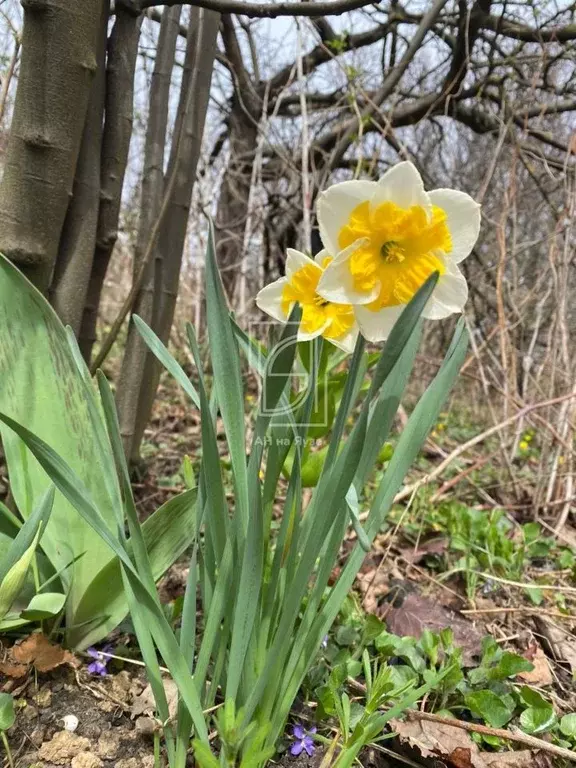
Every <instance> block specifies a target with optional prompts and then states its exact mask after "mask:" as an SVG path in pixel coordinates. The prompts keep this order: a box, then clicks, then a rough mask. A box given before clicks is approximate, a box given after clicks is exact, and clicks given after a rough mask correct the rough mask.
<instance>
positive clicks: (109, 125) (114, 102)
mask: <svg viewBox="0 0 576 768" xmlns="http://www.w3.org/2000/svg"><path fill="white" fill-rule="evenodd" d="M141 25H142V16H135V15H134V14H133V13H131V12H130V11H128V10H126V8H125V7H124V6H123V5H120V4H119V3H117V4H116V19H115V21H114V27H113V29H112V33H111V35H110V39H109V40H108V63H107V68H106V105H105V110H106V119H105V123H104V132H103V136H102V152H101V168H100V185H101V191H100V205H99V209H98V223H97V229H96V247H95V250H94V258H93V261H92V270H91V273H90V279H89V283H88V289H87V294H86V301H85V304H84V310H83V316H82V323H81V328H80V334H79V344H80V349H81V351H82V355H83V356H84V359H85V360H86V361H90V357H91V355H92V347H93V345H94V342H95V340H96V322H97V319H98V307H99V305H100V296H101V294H102V286H103V285H104V278H105V277H106V271H107V269H108V264H109V263H110V258H111V256H112V251H113V250H114V246H115V244H116V240H117V238H118V219H119V216H120V203H121V199H122V187H123V185H124V175H125V173H126V166H127V163H128V151H129V149H130V139H131V137H132V123H133V101H134V72H135V70H136V60H137V57H138V40H139V38H140V27H141Z"/></svg>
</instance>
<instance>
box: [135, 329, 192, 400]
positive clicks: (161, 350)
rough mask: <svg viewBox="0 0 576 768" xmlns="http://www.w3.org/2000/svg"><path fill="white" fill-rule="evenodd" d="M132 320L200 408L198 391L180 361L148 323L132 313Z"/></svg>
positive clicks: (155, 353) (164, 364)
mask: <svg viewBox="0 0 576 768" xmlns="http://www.w3.org/2000/svg"><path fill="white" fill-rule="evenodd" d="M132 321H133V323H134V325H135V326H136V330H137V331H138V333H139V334H140V336H142V338H143V339H144V341H145V342H146V344H147V346H148V349H149V350H150V351H151V352H152V354H154V355H155V356H156V357H157V358H158V360H159V361H160V362H161V363H162V365H163V366H164V368H166V370H167V371H168V372H169V373H171V374H172V376H173V377H174V379H175V380H176V381H177V382H178V384H180V386H181V387H182V389H183V390H184V392H186V394H187V395H188V397H189V398H190V400H192V402H193V403H194V405H195V406H196V408H200V398H199V397H198V392H197V391H196V388H195V387H194V385H193V384H192V382H191V381H190V379H189V378H188V376H186V374H185V373H184V369H183V368H182V366H181V365H180V363H178V362H177V361H176V360H175V359H174V357H173V356H172V355H171V354H170V352H169V351H168V350H167V348H166V347H165V345H164V344H163V343H162V341H161V340H160V339H159V338H158V336H157V335H156V334H155V333H154V331H153V330H152V329H151V328H150V327H149V326H148V325H146V323H145V322H144V320H142V318H141V317H139V316H138V315H132Z"/></svg>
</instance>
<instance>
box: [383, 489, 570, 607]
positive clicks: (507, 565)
mask: <svg viewBox="0 0 576 768" xmlns="http://www.w3.org/2000/svg"><path fill="white" fill-rule="evenodd" d="M402 514H403V510H399V509H396V510H394V511H393V514H392V516H391V519H392V520H398V521H400V520H401V516H402ZM402 533H403V534H404V536H406V538H408V539H409V540H410V541H412V542H414V543H416V542H418V541H421V540H422V539H424V538H426V537H429V536H430V535H438V534H439V535H444V536H446V537H447V539H448V541H447V549H446V553H445V555H443V556H442V557H441V558H440V560H438V556H435V557H436V564H437V567H438V568H439V569H441V570H442V571H443V578H447V577H449V576H450V575H452V574H454V573H457V572H462V573H463V574H464V579H465V586H466V594H467V597H468V599H470V600H471V599H473V598H474V596H475V595H476V593H477V590H478V588H479V586H480V584H481V583H484V582H483V580H481V579H480V577H479V576H478V572H489V573H491V574H494V575H495V576H500V577H503V578H507V579H511V580H516V581H519V580H522V579H523V577H524V575H525V572H526V570H527V569H528V568H539V567H540V568H542V567H545V568H559V569H572V568H574V566H575V564H576V559H575V555H574V552H573V551H572V550H571V549H570V548H568V547H562V546H559V545H558V542H557V541H556V540H555V539H554V538H553V537H551V536H545V535H543V533H542V529H541V527H540V526H539V525H538V523H533V522H530V523H526V524H524V525H519V524H516V525H515V524H513V523H512V522H510V520H509V519H508V517H506V515H505V513H504V512H503V511H502V510H499V509H494V510H491V511H489V512H486V511H483V510H478V509H472V508H469V507H466V506H465V505H463V504H459V503H456V502H447V503H441V504H438V505H436V506H434V505H431V504H429V503H427V501H426V499H422V498H421V499H420V500H419V501H418V502H417V503H416V504H415V505H414V507H413V509H412V510H411V515H410V517H409V519H407V520H406V519H404V520H403V521H402ZM430 564H431V565H432V566H434V563H433V562H432V563H430ZM487 586H488V588H489V589H490V585H487ZM527 593H528V596H529V597H530V599H531V600H532V601H533V602H535V603H539V602H541V600H542V595H541V593H540V592H539V590H536V589H532V590H527Z"/></svg>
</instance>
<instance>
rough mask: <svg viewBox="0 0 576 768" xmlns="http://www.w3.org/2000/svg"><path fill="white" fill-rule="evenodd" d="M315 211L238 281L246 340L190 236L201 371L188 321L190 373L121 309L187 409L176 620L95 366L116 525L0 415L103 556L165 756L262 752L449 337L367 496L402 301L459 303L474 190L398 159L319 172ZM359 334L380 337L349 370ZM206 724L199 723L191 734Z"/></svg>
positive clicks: (458, 350) (402, 360) (445, 371)
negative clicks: (323, 424)
mask: <svg viewBox="0 0 576 768" xmlns="http://www.w3.org/2000/svg"><path fill="white" fill-rule="evenodd" d="M317 213H318V220H319V223H320V231H321V235H322V238H323V242H324V246H325V249H326V250H325V252H323V253H321V254H319V255H318V256H317V257H316V258H315V259H312V258H310V257H308V256H307V255H305V254H302V253H299V252H297V251H290V252H289V253H288V257H287V261H286V276H285V277H284V278H282V279H281V280H279V281H277V282H276V283H273V284H272V285H270V286H267V287H266V288H264V289H263V290H262V291H261V292H260V293H259V295H258V297H257V304H258V306H259V307H261V308H262V309H264V310H265V311H266V312H267V313H269V314H270V315H271V316H272V317H273V318H275V319H276V320H278V321H279V322H280V323H281V324H282V329H281V334H280V339H279V341H278V342H277V343H276V344H275V345H274V346H273V347H272V348H271V349H268V350H264V351H263V347H262V346H261V344H260V343H258V341H257V340H255V339H253V338H251V337H250V336H249V335H248V334H246V333H245V331H243V330H242V329H241V328H240V327H238V325H237V324H236V322H235V321H234V319H233V317H232V316H231V315H230V313H229V311H228V308H227V305H226V300H225V296H224V292H223V289H222V285H221V282H220V277H219V273H218V269H217V264H216V258H215V254H214V247H213V237H212V236H210V238H209V245H208V251H207V257H206V320H207V330H208V339H209V350H210V358H211V359H210V368H211V374H212V377H211V384H212V386H211V388H210V389H209V386H208V385H209V381H208V378H207V376H206V375H205V373H204V370H203V365H202V359H201V355H200V353H199V348H198V343H197V340H196V337H195V334H194V330H193V328H192V327H191V326H188V336H189V342H190V348H191V352H192V356H193V358H194V361H195V363H196V373H195V377H194V381H195V385H194V384H193V383H192V381H191V380H190V379H189V378H188V377H187V376H186V374H185V373H184V371H183V370H182V368H181V367H180V366H179V364H178V363H177V362H176V360H175V359H174V358H173V357H172V356H171V355H170V353H169V352H168V350H167V349H166V348H165V347H164V346H163V345H162V344H161V342H160V341H159V339H158V338H157V337H156V336H155V335H154V334H153V332H152V331H151V330H150V329H149V328H148V327H147V326H146V325H145V323H143V322H142V320H140V319H139V318H137V317H135V318H134V322H135V323H136V325H137V327H138V330H139V331H140V333H141V335H142V337H143V339H144V340H145V342H146V343H147V344H148V346H149V348H150V349H151V351H152V352H153V353H154V354H155V355H156V356H157V357H158V358H159V359H160V361H161V362H162V363H163V364H164V366H165V367H166V368H167V370H168V371H169V372H170V373H171V374H172V375H173V376H174V377H175V379H176V380H177V382H178V383H179V384H180V385H181V386H182V388H183V389H184V391H185V393H186V394H187V395H188V397H189V398H190V401H191V406H192V407H194V408H196V409H198V410H199V412H200V416H201V443H202V444H201V460H200V462H199V465H198V466H197V467H195V470H196V472H195V474H196V477H197V478H198V488H197V502H196V505H195V512H194V517H193V526H194V536H193V543H192V547H191V554H190V567H189V575H188V583H187V587H186V594H185V597H184V606H183V610H182V621H181V626H180V627H179V628H178V632H177V633H175V632H174V631H173V628H172V627H171V626H170V624H169V623H168V621H167V619H166V617H165V614H164V612H163V610H162V607H161V605H160V602H159V598H158V594H157V591H156V588H155V585H154V574H153V571H152V569H151V566H150V562H149V558H148V554H147V549H146V546H145V541H144V539H143V536H142V534H141V529H140V525H139V522H138V519H137V516H136V512H135V506H134V502H133V499H132V492H131V488H130V483H129V479H128V472H127V468H126V463H125V459H124V455H123V451H122V442H121V439H120V436H119V430H118V424H117V419H116V413H115V409H114V405H113V401H112V398H111V395H110V389H109V386H108V384H107V382H106V380H105V378H104V377H103V376H102V375H100V376H99V377H98V383H99V392H100V399H101V404H102V408H103V412H104V415H105V420H106V425H107V432H108V441H109V445H110V447H111V450H112V452H113V454H114V456H115V460H116V465H117V467H118V473H119V486H120V489H121V496H122V504H123V510H124V513H125V518H126V520H127V523H128V529H129V539H127V537H126V535H125V533H124V528H123V527H116V528H114V527H112V526H110V525H108V524H106V522H105V521H104V519H103V518H102V515H101V513H100V511H99V510H98V507H97V505H96V504H95V502H94V500H93V498H92V494H91V492H90V490H89V489H87V488H86V486H85V485H84V484H83V483H82V482H81V480H80V478H78V476H77V475H76V473H75V472H74V470H73V469H72V468H71V467H70V465H69V464H68V463H67V462H66V461H64V460H63V459H62V458H61V457H59V456H58V455H57V454H56V453H55V452H54V451H53V450H52V449H51V448H50V447H49V445H48V444H47V442H48V443H49V442H50V441H49V440H48V441H47V442H44V441H42V440H40V439H38V437H36V436H35V435H33V434H32V433H31V432H30V431H28V430H27V429H25V428H24V427H23V426H22V425H21V424H19V423H17V422H16V421H15V420H13V419H9V418H8V417H6V416H3V415H0V418H1V419H2V420H3V421H4V422H5V424H7V425H8V426H9V427H10V428H11V429H12V430H14V431H15V432H16V433H17V434H18V435H19V437H20V438H21V439H22V440H23V441H24V443H25V444H26V445H27V446H28V448H29V450H30V451H31V452H32V454H33V455H34V456H35V458H36V460H37V461H38V462H39V464H40V465H41V466H42V468H43V469H44V471H45V472H46V473H47V475H48V476H49V477H50V479H51V481H52V482H53V483H54V485H55V486H56V488H57V489H58V491H60V493H61V494H63V495H64V497H65V498H66V499H67V500H68V501H69V503H70V504H71V505H73V506H74V507H75V509H76V510H77V511H78V513H79V515H80V517H81V518H82V519H83V520H84V522H85V523H87V525H88V526H90V528H91V529H92V530H93V531H94V532H96V533H97V534H98V535H99V536H100V537H101V539H102V541H103V542H104V543H105V544H106V545H107V546H108V547H109V549H110V551H111V554H113V555H114V556H115V557H116V558H117V562H118V563H119V566H120V568H121V573H122V579H123V585H124V591H125V594H126V597H127V600H128V603H129V606H130V611H131V615H132V619H133V623H134V627H135V630H136V633H137V636H138V641H139V645H140V649H141V651H142V655H143V659H144V662H145V664H146V667H147V671H148V675H149V679H150V683H151V686H152V689H153V692H154V695H155V697H156V705H157V710H158V718H159V720H161V721H162V723H163V725H164V729H163V733H164V738H165V745H166V754H167V759H168V762H169V764H170V766H171V767H172V768H183V767H184V765H185V763H186V755H187V753H188V751H189V749H190V746H191V744H192V748H193V750H194V757H195V759H196V761H197V762H198V763H199V764H200V765H201V766H203V768H215V767H216V766H218V765H221V766H232V765H240V766H246V767H247V766H253V767H254V768H258V766H261V765H264V764H265V763H266V761H267V760H268V759H269V758H270V757H271V756H272V755H273V754H274V750H275V747H276V744H277V742H278V739H279V737H280V736H281V735H282V733H283V732H284V729H285V726H286V722H287V719H288V717H289V714H290V711H291V708H292V706H293V703H294V701H295V699H296V697H297V695H298V691H299V689H300V686H301V684H302V681H303V680H304V677H305V675H306V673H307V671H308V669H309V668H310V666H311V665H312V664H313V663H314V660H315V658H316V655H317V653H318V650H319V648H320V646H321V644H322V642H323V640H324V638H325V637H326V634H327V631H328V629H329V628H330V626H331V625H332V623H333V622H334V620H335V618H336V617H337V615H338V612H339V610H340V607H341V605H342V603H343V601H344V600H345V598H346V596H347V594H348V592H349V590H350V589H351V588H352V585H353V583H354V579H355V577H356V574H357V573H358V570H359V569H360V567H361V565H362V562H363V560H364V557H365V555H366V552H367V551H368V550H369V548H370V546H371V544H372V542H373V540H374V538H375V536H376V535H377V534H378V532H379V530H380V529H381V527H382V525H383V523H384V521H385V519H386V515H387V513H388V510H389V509H390V506H391V505H392V502H393V499H394V496H395V494H396V492H397V490H398V488H399V487H400V485H401V483H402V481H403V479H404V477H405V475H406V473H407V471H408V470H409V468H410V466H411V464H412V462H413V461H414V459H415V457H416V456H417V455H418V453H419V451H420V448H421V446H422V444H423V442H424V440H425V439H426V436H427V434H428V432H429V431H430V429H431V428H432V427H433V425H434V424H435V423H436V421H437V418H438V413H439V411H440V410H441V408H442V404H443V403H444V401H445V399H446V397H447V395H448V392H449V391H450V388H451V387H452V385H453V383H454V381H455V378H456V376H457V373H458V370H459V368H460V365H461V363H462V361H463V359H464V355H465V353H466V348H467V338H466V331H465V328H464V326H463V323H462V322H460V323H459V324H458V326H457V328H456V331H455V333H454V337H453V339H452V342H451V344H450V346H449V348H448V350H447V352H446V357H445V359H444V362H443V364H442V365H441V367H440V369H439V371H438V373H437V375H436V377H435V378H434V380H433V381H432V382H431V383H430V385H429V387H428V389H427V390H426V391H425V393H424V395H423V396H422V398H421V399H420V401H419V402H418V403H417V405H416V406H415V408H414V409H413V411H412V413H411V416H410V418H409V420H408V423H407V424H406V426H405V428H404V430H403V432H402V434H401V435H400V437H399V439H398V441H397V444H396V447H395V450H394V453H393V455H392V456H391V458H390V461H389V462H388V465H387V468H386V471H385V472H384V474H383V477H382V479H381V481H380V484H379V486H378V488H377V490H376V493H375V494H374V495H373V497H372V499H371V501H370V503H368V502H367V501H366V499H365V496H364V488H365V485H366V481H367V479H368V477H369V476H370V474H371V472H372V469H373V467H374V465H375V462H376V461H377V458H378V455H379V454H380V453H381V451H382V448H383V446H384V445H385V442H386V440H387V438H388V436H389V433H390V430H391V428H392V425H393V422H394V416H395V413H396V409H397V407H398V404H399V403H400V400H401V398H402V394H403V391H404V389H405V386H406V383H407V381H408V378H409V375H410V372H411V369H412V367H413V363H414V359H415V355H416V352H417V349H418V344H419V340H420V332H421V318H422V317H445V316H446V315H448V314H450V313H452V312H456V311H460V310H461V309H462V306H463V304H464V301H465V298H466V285H465V281H464V279H463V277H462V276H461V274H460V272H459V271H458V268H457V266H456V263H457V262H458V261H460V260H461V259H462V258H464V257H465V256H466V255H467V254H468V253H469V251H470V249H471V248H472V246H473V244H474V240H475V238H476V235H477V233H478V224H479V212H478V206H477V205H476V204H475V203H474V202H473V201H472V200H471V199H470V198H468V197H467V196H466V195H463V194H461V193H456V192H451V191H447V190H438V191H436V192H432V193H426V192H424V189H423V185H422V181H421V179H420V177H419V176H418V174H417V172H416V170H415V169H414V168H413V167H412V166H411V165H409V164H401V165H399V166H397V167H396V168H393V169H392V170H391V171H390V172H389V173H388V174H386V176H384V178H383V179H382V180H381V181H380V182H378V183H376V182H365V181H354V182H345V183H343V184H337V185H335V186H334V187H331V188H330V189H328V190H326V192H324V193H323V194H322V196H321V197H320V199H319V203H318V211H317ZM366 339H368V340H370V341H374V340H384V339H386V343H385V344H384V345H383V346H382V348H381V350H380V351H379V354H378V357H377V360H376V361H375V364H374V365H373V367H372V370H371V377H370V380H369V382H368V384H367V386H365V384H366V382H365V377H366V373H365V372H366V367H367V365H366V359H367V354H366V351H365V340H366ZM300 342H303V343H305V344H306V345H307V347H308V348H309V351H310V353H311V354H309V356H308V385H307V387H306V388H305V389H304V395H303V396H301V397H298V398H296V399H294V398H293V397H292V395H291V390H292V383H293V379H292V371H293V366H294V361H295V356H296V349H297V347H298V345H299V343H300ZM331 344H333V345H336V347H338V348H339V349H340V350H342V351H345V352H346V353H350V354H351V357H350V358H349V363H348V365H347V376H346V378H345V382H344V385H343V389H342V393H341V396H340V397H339V404H338V408H337V411H336V413H335V414H334V418H333V419H332V418H331V419H330V424H329V426H330V428H331V429H330V439H329V447H328V450H327V451H326V453H325V456H324V457H323V463H322V466H321V469H320V471H319V477H318V478H317V482H316V484H315V488H314V490H313V492H312V496H311V499H310V501H309V502H308V503H307V505H306V506H304V504H303V498H304V496H303V493H302V446H305V445H306V441H307V439H308V433H309V429H310V424H311V420H310V416H311V414H312V413H313V411H314V408H315V396H316V394H317V392H318V389H319V387H320V386H321V382H320V381H319V375H320V371H321V366H320V364H319V361H320V360H322V348H323V347H324V346H325V345H331ZM242 358H244V359H245V360H247V361H248V363H249V364H250V365H252V366H253V368H254V370H255V372H256V373H257V375H258V377H259V379H260V382H261V394H260V403H259V407H258V410H257V413H256V415H255V417H254V420H253V423H251V424H250V426H249V428H247V425H246V393H245V387H244V381H243V376H242ZM220 425H221V426H220ZM350 425H351V426H350ZM220 429H222V430H223V433H224V434H223V435H220V434H219V430H220ZM222 437H225V440H226V444H227V450H228V454H229V457H230V467H231V473H232V478H233V497H232V501H231V502H230V501H229V495H228V494H227V493H226V488H225V485H224V479H223V477H222V473H221V466H222V465H221V460H220V450H221V445H222ZM292 446H293V454H292V460H291V463H290V465H289V472H288V473H287V474H288V479H287V480H286V479H285V477H284V474H286V457H287V454H288V452H289V451H290V449H291V448H292ZM283 473H284V474H283ZM119 519H122V520H123V519H124V515H120V516H119ZM351 530H352V531H353V532H354V534H355V537H356V543H355V546H354V547H353V548H352V550H351V552H350V553H349V554H348V556H347V558H346V560H345V562H344V563H343V565H342V568H341V569H340V572H339V575H338V577H337V578H336V580H335V581H334V579H333V572H334V566H335V564H336V562H337V561H338V560H339V557H340V550H341V544H342V541H343V539H344V538H345V537H347V536H348V535H349V533H350V531H351ZM198 599H199V600H200V601H201V605H202V612H201V618H198V617H197V600H198ZM160 663H162V664H163V665H164V666H165V667H167V668H168V670H169V673H170V675H171V676H172V678H173V680H174V681H175V683H176V685H177V686H178V690H179V694H180V702H179V708H178V714H177V717H176V719H175V720H174V719H171V718H170V716H169V711H168V705H167V701H166V695H165V691H164V687H163V685H162V675H161V667H160ZM214 726H215V727H216V729H217V732H218V740H217V741H214V740H211V739H209V736H208V734H209V733H210V732H211V731H212V730H213V727H214ZM191 740H192V741H191Z"/></svg>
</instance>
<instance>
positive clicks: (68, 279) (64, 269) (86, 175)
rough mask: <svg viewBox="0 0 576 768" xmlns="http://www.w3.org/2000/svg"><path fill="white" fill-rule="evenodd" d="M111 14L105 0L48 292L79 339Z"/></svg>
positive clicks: (90, 250)
mask: <svg viewBox="0 0 576 768" xmlns="http://www.w3.org/2000/svg"><path fill="white" fill-rule="evenodd" d="M109 10H110V2H109V0H105V1H104V3H103V8H102V18H101V20H100V35H99V42H98V51H97V69H96V75H95V77H94V80H93V81H92V88H91V91H90V99H89V102H88V110H87V113H86V123H85V125H84V133H83V135H82V143H81V145H80V154H79V156H78V163H77V166H76V175H75V179H74V187H73V194H72V199H71V200H70V204H69V206H68V212H67V214H66V218H65V220H64V226H63V228H62V234H61V236H60V247H59V249H58V257H57V259H56V264H55V267H54V275H53V278H52V283H51V286H50V291H49V293H50V302H51V304H52V306H53V307H54V309H55V310H56V313H57V314H58V316H59V317H60V319H61V320H62V322H63V323H64V324H65V325H69V326H70V327H71V328H72V330H73V331H74V334H75V335H76V336H77V335H78V332H79V330H80V323H81V321H82V313H83V310H84V302H85V300H86V291H87V289H88V280H89V278H90V271H91V269H92V260H93V258H94V245H95V242H96V223H97V221H98V201H99V199H100V155H101V149H102V117H103V114H104V97H105V88H106V76H105V73H106V39H107V37H108V14H109Z"/></svg>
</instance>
